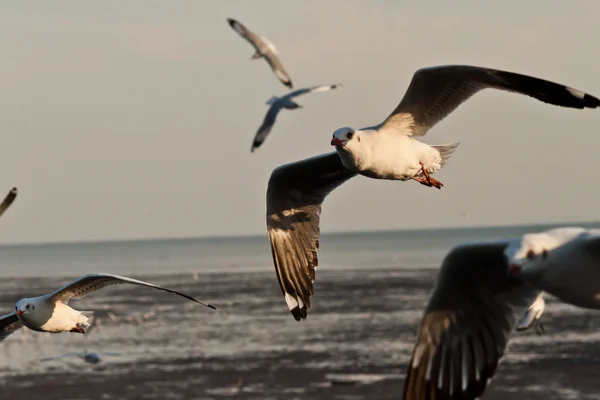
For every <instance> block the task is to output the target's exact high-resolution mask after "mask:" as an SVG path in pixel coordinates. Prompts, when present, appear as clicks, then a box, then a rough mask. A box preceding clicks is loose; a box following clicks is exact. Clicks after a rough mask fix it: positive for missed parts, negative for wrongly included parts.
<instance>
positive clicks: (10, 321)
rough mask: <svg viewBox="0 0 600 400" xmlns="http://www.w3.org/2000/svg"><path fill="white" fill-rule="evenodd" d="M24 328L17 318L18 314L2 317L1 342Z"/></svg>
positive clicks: (0, 321) (0, 325)
mask: <svg viewBox="0 0 600 400" xmlns="http://www.w3.org/2000/svg"><path fill="white" fill-rule="evenodd" d="M21 327H23V324H22V323H21V321H20V320H19V317H17V313H14V312H12V313H10V314H6V315H3V316H1V317H0V342H1V341H3V340H4V339H6V338H7V337H8V336H9V335H11V334H12V333H14V332H16V331H17V330H19V329H20V328H21Z"/></svg>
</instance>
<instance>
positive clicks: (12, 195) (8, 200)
mask: <svg viewBox="0 0 600 400" xmlns="http://www.w3.org/2000/svg"><path fill="white" fill-rule="evenodd" d="M16 198H17V188H16V187H14V188H12V189H11V190H10V192H8V194H7V195H6V197H5V198H4V200H3V201H2V203H1V204H0V216H2V214H4V212H5V211H6V210H8V207H10V205H11V204H12V203H13V202H14V201H15V199H16Z"/></svg>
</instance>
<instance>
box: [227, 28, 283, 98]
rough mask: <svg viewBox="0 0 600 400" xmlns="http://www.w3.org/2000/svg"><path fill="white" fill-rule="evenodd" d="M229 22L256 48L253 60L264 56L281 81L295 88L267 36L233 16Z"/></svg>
mask: <svg viewBox="0 0 600 400" xmlns="http://www.w3.org/2000/svg"><path fill="white" fill-rule="evenodd" d="M227 22H229V25H231V27H232V28H233V29H234V30H235V31H236V32H237V33H239V35H240V36H241V37H243V38H244V39H246V40H247V41H248V42H250V44H251V45H252V46H254V48H255V49H256V52H255V53H254V54H253V55H252V57H250V59H251V60H258V59H259V58H261V57H263V58H264V59H265V60H266V61H267V62H268V63H269V65H270V66H271V69H272V70H273V72H274V73H275V75H276V76H277V78H279V80H280V81H281V83H283V84H284V85H285V86H287V87H288V88H290V89H293V85H292V79H291V78H290V76H289V75H288V73H287V72H285V70H284V69H283V65H282V64H281V61H280V60H279V57H277V49H276V48H275V46H274V45H273V43H271V42H270V41H269V40H268V39H267V38H266V37H264V36H262V37H261V36H258V35H257V34H256V33H254V32H252V31H250V30H249V29H248V28H246V27H245V26H244V25H242V24H241V23H240V22H238V21H236V20H235V19H233V18H227Z"/></svg>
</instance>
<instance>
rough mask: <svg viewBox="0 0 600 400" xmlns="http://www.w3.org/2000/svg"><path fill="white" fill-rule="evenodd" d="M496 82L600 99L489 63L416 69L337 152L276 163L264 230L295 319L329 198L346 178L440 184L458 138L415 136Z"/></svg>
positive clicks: (310, 279)
mask: <svg viewBox="0 0 600 400" xmlns="http://www.w3.org/2000/svg"><path fill="white" fill-rule="evenodd" d="M486 88H493V89H499V90H505V91H511V92H516V93H521V94H525V95H528V96H531V97H534V98H536V99H538V100H541V101H543V102H545V103H549V104H554V105H558V106H563V107H570V108H579V109H583V108H596V107H598V106H600V99H598V98H596V97H593V96H590V95H589V94H586V93H584V92H581V91H579V90H575V89H572V88H569V87H566V86H563V85H560V84H557V83H552V82H549V81H545V80H542V79H539V78H534V77H529V76H525V75H520V74H516V73H512V72H505V71H499V70H495V69H490V68H483V67H474V66H465V65H448V66H438V67H429V68H423V69H420V70H418V71H417V72H416V73H415V74H414V76H413V78H412V81H411V83H410V85H409V87H408V90H407V91H406V94H405V95H404V98H403V99H402V100H401V101H400V104H399V105H398V106H397V107H396V109H395V110H394V111H393V112H392V114H391V115H390V116H388V117H387V119H386V120H385V121H384V122H383V123H381V124H379V125H377V126H373V127H370V128H363V129H362V130H355V129H352V128H340V129H338V130H336V131H335V132H334V134H333V139H332V140H331V144H332V145H334V146H335V150H336V151H335V152H332V153H327V154H322V155H320V156H316V157H312V158H308V159H305V160H301V161H298V162H294V163H291V164H285V165H282V166H280V167H278V168H276V169H275V170H274V171H273V172H272V174H271V177H270V179H269V184H268V188H267V230H268V232H269V240H270V242H271V250H272V255H273V262H274V265H275V270H276V273H277V277H278V279H279V284H280V287H281V290H282V292H283V296H284V298H285V301H286V303H287V305H288V308H289V309H290V311H291V313H292V315H293V316H294V318H295V319H296V320H297V321H299V320H300V319H305V318H306V313H307V310H308V309H309V308H310V296H312V294H313V283H314V280H315V268H316V267H317V261H318V260H317V250H318V247H319V229H320V227H319V219H320V214H321V204H322V203H323V201H324V199H325V197H326V196H327V195H328V194H329V193H330V192H331V191H332V190H334V189H335V188H337V187H338V186H340V185H341V184H342V183H344V182H346V181H347V180H348V179H350V178H352V177H354V176H356V175H359V174H360V175H363V176H366V177H369V178H375V179H388V180H401V181H406V180H410V179H412V180H416V181H417V182H419V183H421V184H423V185H425V186H432V187H437V188H440V187H441V186H442V184H441V182H439V181H437V180H435V179H433V178H432V177H431V176H430V175H431V174H433V173H434V172H436V171H438V170H439V169H440V168H441V167H442V166H443V165H444V164H445V162H446V161H447V160H448V158H449V157H450V156H451V155H452V153H453V152H454V150H455V149H456V146H457V145H458V144H447V145H440V146H429V145H427V144H425V143H422V142H420V141H418V140H416V139H414V138H413V137H415V136H422V135H424V134H425V133H426V132H427V131H428V130H429V129H430V128H432V127H433V126H434V125H435V124H436V123H437V122H439V121H441V120H442V119H443V118H444V117H446V116H447V115H448V114H450V113H451V112H452V111H453V110H455V109H456V108H457V107H458V106H459V105H460V104H461V103H463V102H464V101H466V100H467V99H468V98H470V97H471V96H472V95H474V94H475V93H476V92H478V91H480V90H483V89H486Z"/></svg>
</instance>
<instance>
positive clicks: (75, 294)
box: [48, 273, 216, 310]
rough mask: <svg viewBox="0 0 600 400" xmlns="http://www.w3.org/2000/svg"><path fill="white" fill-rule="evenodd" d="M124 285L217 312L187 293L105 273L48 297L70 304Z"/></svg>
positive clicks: (74, 282)
mask: <svg viewBox="0 0 600 400" xmlns="http://www.w3.org/2000/svg"><path fill="white" fill-rule="evenodd" d="M124 283H129V284H132V285H139V286H146V287H149V288H153V289H158V290H163V291H165V292H169V293H173V294H176V295H179V296H182V297H185V298H186V299H188V300H191V301H194V302H196V303H199V304H202V305H204V306H207V307H209V308H212V309H213V310H216V307H214V306H212V305H210V304H206V303H204V302H201V301H200V300H196V299H195V298H193V297H192V296H189V295H187V294H185V293H181V292H178V291H176V290H171V289H167V288H165V287H162V286H158V285H154V284H152V283H148V282H144V281H139V280H137V279H132V278H127V277H124V276H119V275H112V274H103V273H98V274H88V275H85V276H82V277H81V278H79V279H76V280H74V281H73V282H71V283H68V284H67V285H65V286H63V287H62V288H60V289H58V290H57V291H56V292H54V293H52V294H50V295H49V296H48V297H49V299H50V300H51V301H53V302H57V301H62V302H63V303H68V302H69V300H71V299H73V300H77V299H80V298H82V297H84V296H87V295H88V294H90V293H94V292H96V291H98V290H100V289H103V288H105V287H107V286H112V285H120V284H124Z"/></svg>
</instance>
